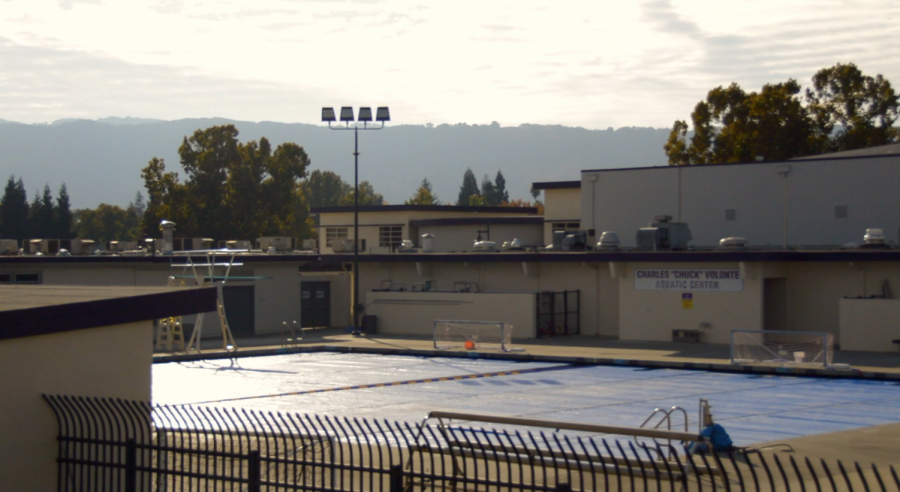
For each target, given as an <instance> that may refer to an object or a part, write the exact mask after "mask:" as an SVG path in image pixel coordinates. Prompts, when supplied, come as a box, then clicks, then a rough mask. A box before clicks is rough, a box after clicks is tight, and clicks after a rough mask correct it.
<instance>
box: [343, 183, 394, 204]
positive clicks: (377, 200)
mask: <svg viewBox="0 0 900 492" xmlns="http://www.w3.org/2000/svg"><path fill="white" fill-rule="evenodd" d="M354 196H355V193H354V192H353V189H351V190H350V193H348V194H346V195H344V198H342V199H341V202H340V204H341V205H344V206H350V205H353V204H354ZM363 205H384V197H383V196H381V194H380V193H375V189H374V188H373V187H372V185H371V184H370V183H369V182H368V181H361V182H360V183H359V206H360V207H362V206H363Z"/></svg>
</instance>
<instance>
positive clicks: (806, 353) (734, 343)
mask: <svg viewBox="0 0 900 492" xmlns="http://www.w3.org/2000/svg"><path fill="white" fill-rule="evenodd" d="M767 335H771V336H775V337H779V336H783V337H785V338H786V339H787V338H788V337H790V336H792V335H797V336H802V337H803V338H805V339H806V340H807V341H806V342H800V343H807V344H810V343H811V344H812V348H813V350H808V349H807V350H803V351H794V350H792V349H791V350H783V352H784V353H779V352H776V351H775V350H773V349H772V348H770V347H767V346H766V345H765V342H764V341H763V339H764V338H765V337H766V336H767ZM741 341H747V342H749V344H754V345H755V346H757V347H758V350H760V351H761V352H762V353H764V354H765V355H766V356H771V357H770V358H769V357H766V358H748V357H747V354H745V353H742V350H740V349H739V348H737V347H738V345H739V344H740V343H741ZM796 348H805V347H796ZM800 353H802V354H803V355H802V356H799V357H798V354H800ZM833 358H834V336H833V335H832V334H831V333H826V332H816V331H785V330H732V331H731V363H732V364H765V365H772V364H774V365H781V366H814V367H819V366H821V367H825V368H827V367H828V366H830V365H831V364H832V362H833ZM797 359H800V360H797Z"/></svg>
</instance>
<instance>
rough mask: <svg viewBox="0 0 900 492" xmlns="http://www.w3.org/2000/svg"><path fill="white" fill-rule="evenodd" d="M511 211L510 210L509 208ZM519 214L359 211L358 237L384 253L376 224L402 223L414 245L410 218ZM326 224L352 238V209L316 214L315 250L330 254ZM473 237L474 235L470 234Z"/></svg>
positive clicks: (415, 232)
mask: <svg viewBox="0 0 900 492" xmlns="http://www.w3.org/2000/svg"><path fill="white" fill-rule="evenodd" d="M511 210H514V209H511ZM527 216H528V215H526V214H522V213H494V212H491V213H484V212H466V211H386V212H362V213H360V214H359V238H360V239H364V240H365V242H366V252H370V253H386V252H387V251H384V250H382V249H380V247H379V246H378V240H379V238H378V234H379V228H380V227H387V226H402V227H403V232H402V236H403V239H409V240H411V241H412V242H413V243H414V244H415V245H416V246H421V245H420V244H419V237H420V236H421V234H424V233H421V232H420V231H419V230H418V229H419V228H418V227H410V226H409V222H410V221H411V220H424V219H456V218H464V217H469V218H472V217H527ZM329 227H346V228H347V238H348V239H353V212H352V211H351V212H335V213H324V214H319V251H320V252H321V253H323V254H332V253H334V250H333V249H332V248H331V247H330V246H329V245H328V244H327V241H326V229H327V228H329ZM473 238H474V236H473Z"/></svg>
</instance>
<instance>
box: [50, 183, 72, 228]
mask: <svg viewBox="0 0 900 492" xmlns="http://www.w3.org/2000/svg"><path fill="white" fill-rule="evenodd" d="M53 213H54V216H55V217H56V227H55V228H54V234H53V235H54V236H55V237H56V238H58V239H72V237H73V235H72V205H71V204H70V203H69V191H68V190H67V189H66V184H65V183H63V184H62V186H60V187H59V194H57V196H56V207H55V208H54V211H53Z"/></svg>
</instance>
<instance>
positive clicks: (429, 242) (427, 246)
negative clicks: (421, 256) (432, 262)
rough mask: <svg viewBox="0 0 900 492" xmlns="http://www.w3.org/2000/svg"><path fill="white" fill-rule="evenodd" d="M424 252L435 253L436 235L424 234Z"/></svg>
mask: <svg viewBox="0 0 900 492" xmlns="http://www.w3.org/2000/svg"><path fill="white" fill-rule="evenodd" d="M422 252H423V253H434V234H422Z"/></svg>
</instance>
